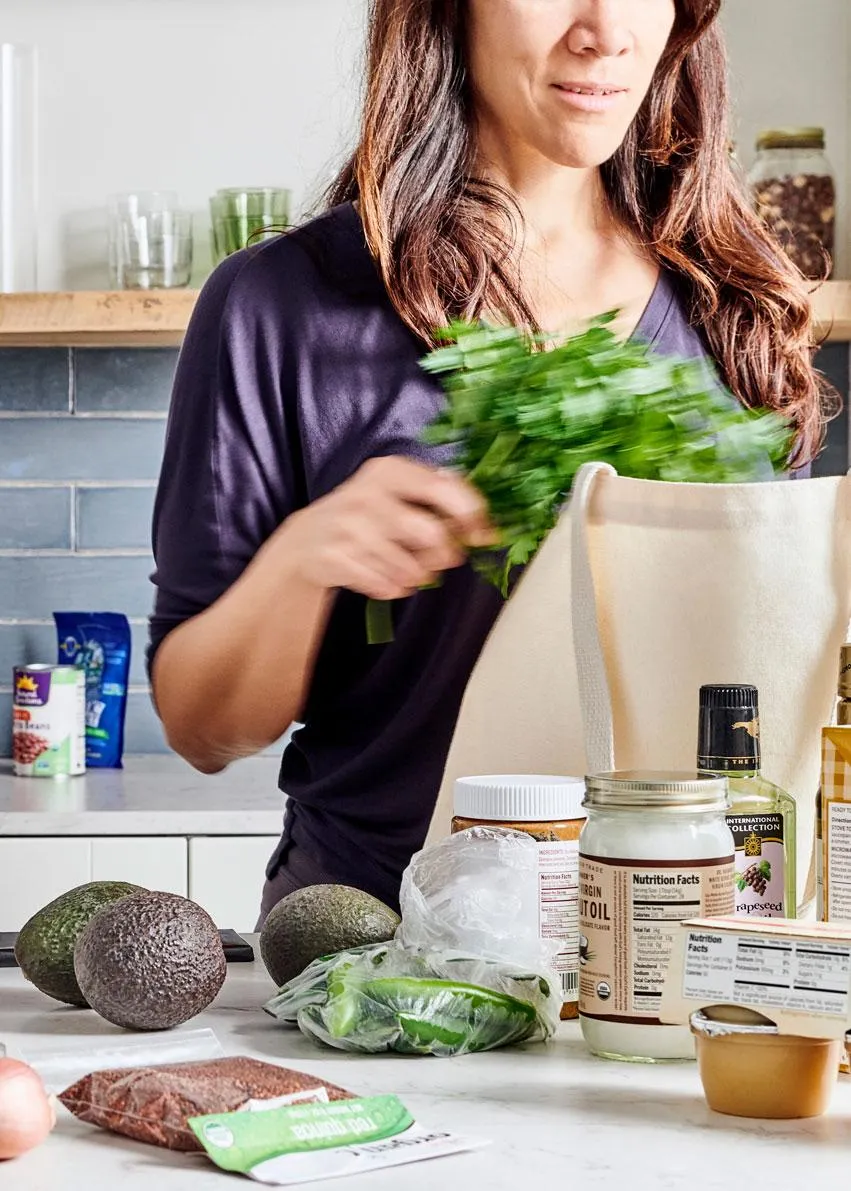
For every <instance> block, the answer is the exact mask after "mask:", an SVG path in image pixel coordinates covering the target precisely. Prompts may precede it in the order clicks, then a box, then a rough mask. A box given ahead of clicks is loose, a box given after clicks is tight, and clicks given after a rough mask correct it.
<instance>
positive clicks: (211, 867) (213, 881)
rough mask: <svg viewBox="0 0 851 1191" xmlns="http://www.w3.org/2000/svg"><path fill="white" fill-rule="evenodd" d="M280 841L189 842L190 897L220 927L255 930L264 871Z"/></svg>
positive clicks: (264, 838)
mask: <svg viewBox="0 0 851 1191" xmlns="http://www.w3.org/2000/svg"><path fill="white" fill-rule="evenodd" d="M279 839H280V837H279V836H277V835H257V836H241V837H238V838H236V837H233V836H231V837H224V836H204V837H196V838H193V839H190V840H189V896H190V897H191V898H192V900H193V901H195V902H198V904H199V905H201V906H203V907H204V909H205V910H206V911H207V912H208V913H209V914H210V915H211V916H212V918H213V920H214V922H215V923H216V925H217V926H218V927H220V928H227V927H230V928H232V929H233V930H237V931H243V932H244V931H252V930H254V926H255V924H256V922H257V916H258V913H259V911H260V896H261V894H262V891H263V881H264V879H265V877H264V871H265V868H266V865H267V863H268V861H269V857H270V856H271V855H272V852H273V851H274V850H275V846H276V844H277V843H278V841H279Z"/></svg>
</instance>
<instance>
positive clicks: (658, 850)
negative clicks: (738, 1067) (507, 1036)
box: [579, 772, 735, 1063]
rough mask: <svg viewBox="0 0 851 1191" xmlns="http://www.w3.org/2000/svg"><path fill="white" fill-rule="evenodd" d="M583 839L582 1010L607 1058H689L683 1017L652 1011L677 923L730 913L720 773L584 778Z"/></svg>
mask: <svg viewBox="0 0 851 1191" xmlns="http://www.w3.org/2000/svg"><path fill="white" fill-rule="evenodd" d="M583 805H584V807H585V809H586V811H587V813H588V819H587V821H586V823H585V826H584V827H583V829H582V834H581V835H580V837H579V931H580V939H579V973H580V974H579V1016H580V1021H581V1024H582V1034H583V1037H584V1038H585V1041H586V1043H587V1045H588V1047H589V1049H590V1050H591V1051H592V1052H593V1053H594V1054H597V1055H601V1056H602V1057H603V1058H609V1059H623V1060H627V1061H630V1062H638V1063H641V1062H644V1063H656V1062H670V1061H673V1060H677V1059H693V1058H694V1040H693V1038H692V1036H691V1032H690V1030H689V1028H688V1026H670V1025H664V1024H663V1023H662V1022H661V1021H660V1019H659V1004H660V1001H661V997H662V986H663V983H664V979H665V974H666V971H667V966H668V961H669V959H670V955H671V948H672V946H673V942H674V937H675V931H676V929H677V924H678V923H679V922H682V921H683V920H684V919H687V918H706V917H710V916H715V915H720V914H732V913H733V912H734V910H735V884H734V880H735V863H734V860H735V845H734V842H733V836H732V833H731V832H730V828H729V827H728V826H727V819H726V812H727V810H728V808H729V796H728V791H727V779H726V778H723V777H712V776H710V775H706V774H682V773H651V772H618V773H602V774H597V775H596V776H593V777H589V778H586V782H585V801H584V803H583Z"/></svg>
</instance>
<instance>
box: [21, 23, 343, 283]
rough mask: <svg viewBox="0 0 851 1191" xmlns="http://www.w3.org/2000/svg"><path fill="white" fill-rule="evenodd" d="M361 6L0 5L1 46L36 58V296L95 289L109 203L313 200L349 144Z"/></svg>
mask: <svg viewBox="0 0 851 1191" xmlns="http://www.w3.org/2000/svg"><path fill="white" fill-rule="evenodd" d="M364 7H365V6H364V3H363V0H0V40H3V41H11V42H30V43H35V44H36V45H37V46H38V48H39V56H40V91H41V105H40V108H41V111H40V115H41V137H40V141H41V144H40V157H41V203H40V212H41V223H42V233H41V240H40V247H39V288H41V289H52V288H61V287H68V288H102V287H104V286H105V284H106V269H105V266H104V265H103V263H102V255H103V251H104V248H103V243H104V240H103V236H104V233H103V228H104V227H105V222H104V220H105V217H104V215H103V206H104V203H105V200H106V196H107V195H109V194H111V193H113V192H115V191H124V190H133V189H157V188H162V189H169V190H177V191H178V193H179V196H180V200H181V202H182V204H183V205H185V206H189V207H191V208H193V209H198V210H199V211H202V212H205V209H206V203H207V199H208V197H209V195H210V194H212V193H213V191H215V190H216V189H218V188H219V187H220V186H240V185H272V186H275V185H283V186H289V187H291V188H292V190H293V191H294V195H295V199H296V204H297V209H301V208H303V207H304V205H305V204H309V203H310V202H311V201H312V200H314V199H315V197H316V195H317V193H318V191H319V187H320V185H321V184H322V183H324V182H326V181H328V180H329V179H330V177H331V176H332V175H333V167H334V165H335V164H336V163H338V162H339V161H340V160H342V157H343V155H344V150H345V147H346V146H347V144H348V143H349V141H350V138H351V136H352V133H353V129H354V116H355V112H356V109H357V97H358V94H359V80H360V51H361V42H362V26H363V13H364ZM200 247H201V252H200V254H199V255H200V260H199V262H198V264H199V269H198V270H196V272H201V273H203V271H204V269H205V266H206V264H207V263H208V262H207V261H205V259H204V257H205V255H206V252H205V245H204V244H201V246H200Z"/></svg>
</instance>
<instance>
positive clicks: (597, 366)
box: [369, 313, 792, 640]
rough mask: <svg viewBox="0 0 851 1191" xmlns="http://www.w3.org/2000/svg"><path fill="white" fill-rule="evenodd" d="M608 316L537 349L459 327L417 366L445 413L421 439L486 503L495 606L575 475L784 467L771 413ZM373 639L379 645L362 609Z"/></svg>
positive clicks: (695, 478)
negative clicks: (448, 455)
mask: <svg viewBox="0 0 851 1191" xmlns="http://www.w3.org/2000/svg"><path fill="white" fill-rule="evenodd" d="M615 318H616V313H610V314H606V315H603V316H601V317H599V318H597V319H594V320H593V321H592V322H591V323H590V324H589V325H588V326H587V328H586V329H585V330H584V331H582V332H581V333H580V334H577V335H575V336H572V337H571V338H569V339H566V340H564V341H563V342H562V343H560V344H557V345H556V346H554V347H548V348H546V349H545V350H540V349H541V347H542V346H543V344H542V342H541V341H536V340H535V339H534V338H532V337H530V336H529V335H528V334H527V333H525V332H523V331H522V330H519V329H517V328H514V327H494V326H488V325H486V324H483V323H465V322H456V323H453V324H452V325H451V326H449V327H448V328H446V330H445V331H443V332H441V335H440V339H441V341H442V342H443V344H444V345H445V346H442V347H439V348H437V349H436V350H435V351H433V352H432V353H431V354H430V355H428V356H427V357H426V358H425V360H424V361H423V368H424V369H425V370H426V371H427V372H429V373H432V374H434V375H437V376H440V377H441V380H442V384H443V388H444V390H445V393H446V399H447V400H446V406H445V409H444V410H443V412H442V413H441V414H440V416H439V417H438V418H437V420H436V421H435V422H434V423H433V424H432V425H431V426H429V427H428V429H427V430H426V432H425V436H424V437H425V441H426V442H428V443H431V444H434V445H451V446H452V447H453V448H454V452H455V453H454V461H455V466H456V467H457V469H458V470H459V471H460V472H462V473H463V474H464V475H466V476H467V478H468V479H469V480H470V481H471V482H472V483H473V484H475V486H476V487H477V488H478V489H479V491H480V492H481V493H482V495H483V496H484V497H485V500H486V501H487V504H488V508H489V511H490V516H491V520H492V521H493V523H494V525H495V526H496V528H497V529H498V531H499V534H500V549H499V550H498V551H497V552H494V551H477V552H474V555H473V559H472V561H473V564H474V565H475V566H476V567H477V569H478V570H479V571H481V573H482V574H483V575H485V576H486V577H487V578H488V579H489V580H491V581H492V582H494V583H495V584H497V585H498V586H499V587H500V589H501V590H502V591H503V593H504V594H505V593H506V592H507V588H508V580H509V576H510V573H511V571H512V569H513V568H514V567H516V566H518V565H522V564H524V563H527V562H528V561H529V560H530V559H531V558H532V557H533V555H534V554H535V552H536V551H537V549H538V547H539V546H540V545H541V543H542V542H543V540H544V538H545V537H546V536H547V534H548V533H549V531H550V530H551V529H552V528H553V526H554V525H555V523H556V521H557V519H558V516H559V511H560V509H561V507H562V505H563V504H564V501H565V499H566V498H567V496H568V495H569V493H570V489H571V487H572V485H573V480H574V478H575V476H576V473H577V472H578V471H579V469H580V468H581V467H582V465H583V464H584V463H588V462H605V463H610V464H611V465H612V466H613V467H614V468H615V469H616V471H617V472H618V474H619V475H622V476H631V477H634V478H639V479H649V480H669V481H691V482H698V483H736V482H747V481H753V480H763V479H770V478H771V477H772V476H773V475H774V474H775V472H777V471H780V470H782V469H784V468H785V467H786V466H787V464H788V459H789V454H790V451H791V447H792V435H791V433H790V430H789V427H788V426H787V424H786V423H785V421H784V420H783V419H782V418H781V417H780V416H779V415H777V414H776V413H773V412H770V411H766V410H749V409H746V408H744V407H743V406H742V405H741V404H740V403H739V402H737V401H736V400H735V398H734V397H733V396H732V395H731V394H730V393H728V392H726V391H725V390H724V389H723V387H721V386H720V385H719V384H718V382H717V381H716V380H715V378H714V376H713V375H712V372H711V370H710V368H709V367H708V366H707V364H706V363H705V361H700V360H683V359H678V358H675V357H670V356H663V355H659V354H656V353H655V352H653V350H652V349H651V348H650V347H649V346H648V345H647V344H646V343H644V342H642V341H641V340H639V339H623V338H620V337H619V336H617V335H616V334H615V333H614V332H613V331H612V329H611V326H610V324H611V323H612V322H613V321H614V319H615ZM369 620H370V639H371V640H380V639H384V640H387V639H388V638H389V637H390V636H391V634H390V630H389V618H387V617H385V618H384V623H383V627H382V624H381V617H380V616H379V615H376V610H375V609H374V608H373V609H372V612H371V615H370V617H369Z"/></svg>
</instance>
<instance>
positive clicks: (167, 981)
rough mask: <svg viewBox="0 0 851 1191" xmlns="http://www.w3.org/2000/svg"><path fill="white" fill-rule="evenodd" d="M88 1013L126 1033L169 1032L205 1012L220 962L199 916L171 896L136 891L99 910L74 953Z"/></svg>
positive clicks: (221, 972)
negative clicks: (128, 1031)
mask: <svg viewBox="0 0 851 1191" xmlns="http://www.w3.org/2000/svg"><path fill="white" fill-rule="evenodd" d="M74 971H75V972H76V974H77V980H78V981H79V984H80V988H81V989H82V991H83V995H84V996H85V998H86V1000H87V1001H88V1002H89V1004H90V1005H91V1007H92V1008H93V1009H94V1010H95V1011H96V1012H97V1013H99V1014H100V1015H101V1017H104V1018H106V1020H107V1021H110V1022H112V1024H113V1025H116V1026H121V1027H122V1028H123V1029H125V1030H169V1029H171V1027H172V1026H179V1025H180V1024H181V1022H184V1021H189V1019H190V1018H191V1017H195V1015H196V1014H198V1013H200V1012H201V1011H202V1010H203V1009H206V1008H207V1006H208V1005H209V1004H210V1002H211V1001H212V1000H213V998H214V997H215V996H216V993H218V991H219V989H220V988H221V987H222V985H223V984H224V982H225V975H226V974H227V963H226V961H225V953H224V949H223V947H222V943H221V940H220V938H219V934H218V931H217V930H216V926H215V923H214V922H213V920H212V918H211V917H210V915H209V914H208V913H207V911H206V910H202V909H201V907H200V906H198V905H196V904H195V902H191V901H189V900H188V899H187V898H185V897H179V896H178V895H177V894H176V893H157V892H154V893H145V892H143V893H135V894H133V896H132V897H127V898H125V899H124V900H123V901H122V902H120V903H117V904H115V905H112V906H105V907H104V908H103V909H102V910H99V911H98V913H97V914H95V915H94V917H93V918H92V919H91V921H90V922H89V923H88V925H87V926H86V928H85V930H84V931H83V932H82V934H81V935H80V937H79V939H78V940H77V946H76V947H75V948H74Z"/></svg>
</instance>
